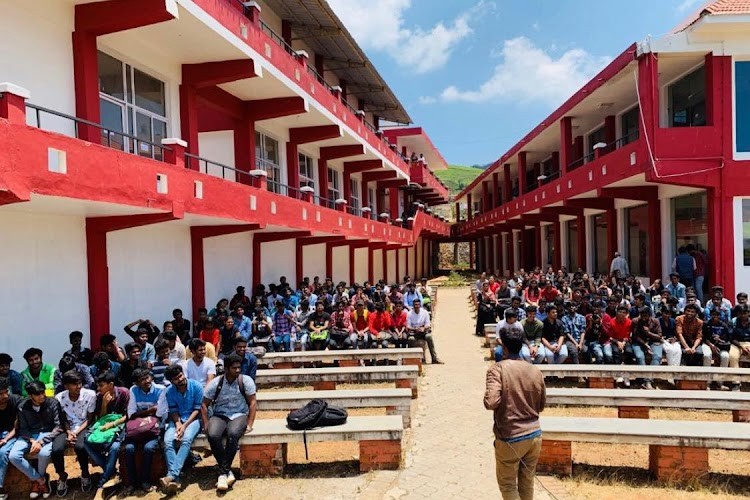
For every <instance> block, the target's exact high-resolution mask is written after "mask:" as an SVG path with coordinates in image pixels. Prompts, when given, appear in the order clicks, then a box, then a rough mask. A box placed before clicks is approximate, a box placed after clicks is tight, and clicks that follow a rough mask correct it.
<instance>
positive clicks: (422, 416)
mask: <svg viewBox="0 0 750 500" xmlns="http://www.w3.org/2000/svg"><path fill="white" fill-rule="evenodd" d="M439 295H440V296H439V299H438V300H439V308H438V312H437V314H436V318H435V321H434V328H433V331H434V335H435V342H436V345H437V350H438V354H439V355H440V357H441V358H442V359H443V361H445V363H446V364H445V365H434V366H433V365H427V366H426V367H425V368H426V374H425V376H423V377H421V380H420V388H419V390H420V392H419V398H418V399H417V400H416V402H415V403H414V405H415V406H414V408H413V410H412V411H413V415H414V418H413V420H412V422H413V428H412V429H411V431H409V432H407V433H406V434H405V436H406V437H405V442H404V449H405V450H406V452H405V463H404V466H403V468H402V470H400V471H378V472H371V473H368V474H357V475H354V476H353V477H333V478H330V477H329V478H314V479H312V478H297V477H295V478H284V479H250V480H243V481H239V482H238V483H237V484H236V485H235V487H234V490H233V491H231V492H229V493H228V494H227V495H226V498H277V499H290V500H292V499H307V498H317V499H332V500H333V499H349V498H358V499H364V500H370V499H371V500H383V499H389V500H396V499H403V500H412V499H428V498H430V499H436V498H438V499H444V498H445V499H454V498H455V499H470V498H474V499H481V498H498V497H499V492H498V489H497V482H496V481H495V468H494V454H493V449H492V439H493V437H492V416H491V413H490V412H488V411H487V410H485V409H484V406H483V404H482V398H483V396H484V384H485V373H486V369H487V363H486V362H485V361H484V359H483V356H484V353H485V350H484V349H480V348H479V341H478V340H477V338H476V337H474V336H473V335H472V334H471V333H472V332H473V324H474V319H473V315H472V314H471V313H470V310H469V306H468V292H467V289H466V288H460V289H458V288H453V289H450V288H448V289H441V290H440V291H439ZM214 480H215V479H214ZM211 486H212V485H210V484H200V485H198V484H193V485H191V486H190V487H188V488H187V489H186V490H185V492H183V493H182V494H181V495H180V498H198V497H200V496H205V494H206V493H210V494H211V495H213V491H212V490H209V491H205V490H208V489H209V488H211ZM202 490H203V491H202ZM536 493H537V494H536V498H538V499H543V500H548V499H551V498H554V497H553V496H551V495H550V494H548V493H547V492H546V491H545V489H544V488H543V487H542V486H541V485H540V484H539V482H537V488H536ZM149 496H151V495H149ZM154 498H156V496H154Z"/></svg>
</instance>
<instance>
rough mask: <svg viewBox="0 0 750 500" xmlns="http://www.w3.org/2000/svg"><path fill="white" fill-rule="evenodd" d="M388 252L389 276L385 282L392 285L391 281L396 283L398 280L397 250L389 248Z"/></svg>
mask: <svg viewBox="0 0 750 500" xmlns="http://www.w3.org/2000/svg"><path fill="white" fill-rule="evenodd" d="M387 253H388V255H387V257H386V258H387V259H388V276H386V277H385V282H386V283H388V284H389V285H390V284H391V283H396V282H397V281H398V276H396V251H395V250H389V251H388V252H387ZM399 271H401V269H399Z"/></svg>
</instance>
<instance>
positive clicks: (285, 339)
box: [273, 333, 291, 352]
mask: <svg viewBox="0 0 750 500" xmlns="http://www.w3.org/2000/svg"><path fill="white" fill-rule="evenodd" d="M282 346H283V347H284V352H290V351H291V334H289V333H284V334H283V335H278V334H277V335H276V336H275V337H274V338H273V348H274V351H277V352H278V351H280V350H281V347H282Z"/></svg>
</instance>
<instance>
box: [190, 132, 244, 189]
mask: <svg viewBox="0 0 750 500" xmlns="http://www.w3.org/2000/svg"><path fill="white" fill-rule="evenodd" d="M188 147H190V143H188ZM255 163H256V162H255V122H253V121H252V120H239V121H238V122H237V125H236V126H235V128H234V166H235V167H236V168H237V170H239V171H241V172H249V171H251V170H255V169H256V168H257V167H256V165H255ZM195 168H198V166H197V165H196V166H195ZM237 182H240V183H242V184H248V185H249V184H252V180H251V178H250V176H249V175H238V179H237Z"/></svg>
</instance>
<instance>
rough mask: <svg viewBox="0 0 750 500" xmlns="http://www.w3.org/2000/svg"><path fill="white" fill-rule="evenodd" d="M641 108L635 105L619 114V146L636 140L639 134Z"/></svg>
mask: <svg viewBox="0 0 750 500" xmlns="http://www.w3.org/2000/svg"><path fill="white" fill-rule="evenodd" d="M640 120H641V108H640V107H638V106H636V107H634V108H633V109H631V110H630V111H626V112H624V113H623V114H622V116H620V130H621V133H622V136H621V139H620V147H623V146H625V145H626V144H630V143H631V142H635V141H637V140H638V137H639V136H640V135H639V134H640V127H639V124H640Z"/></svg>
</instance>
